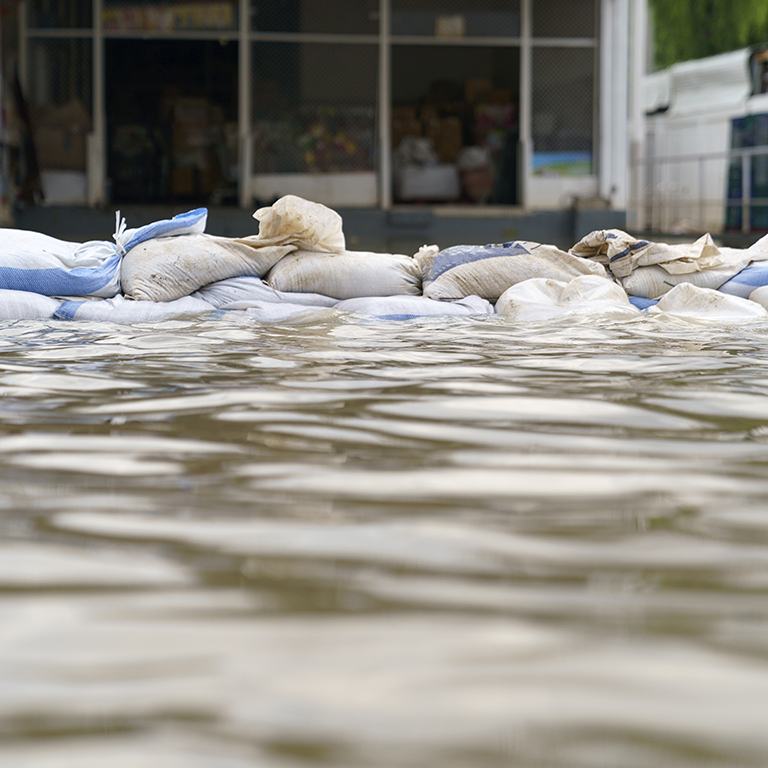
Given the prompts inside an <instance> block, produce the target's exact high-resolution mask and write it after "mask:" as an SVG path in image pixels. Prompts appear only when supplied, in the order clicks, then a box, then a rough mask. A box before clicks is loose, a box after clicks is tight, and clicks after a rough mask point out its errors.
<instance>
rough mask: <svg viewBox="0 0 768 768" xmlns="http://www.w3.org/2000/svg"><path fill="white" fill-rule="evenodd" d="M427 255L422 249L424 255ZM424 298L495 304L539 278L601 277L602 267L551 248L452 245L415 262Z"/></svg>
mask: <svg viewBox="0 0 768 768" xmlns="http://www.w3.org/2000/svg"><path fill="white" fill-rule="evenodd" d="M428 250H429V249H427V251H428ZM418 261H419V263H421V264H422V267H423V268H424V269H425V271H424V273H423V284H424V295H425V296H426V297H428V298H430V299H462V298H464V297H465V296H480V297H482V298H484V299H486V300H488V301H491V302H495V301H497V300H498V298H499V297H500V296H501V294H502V293H504V291H506V290H507V289H508V288H509V287H510V286H513V285H516V284H517V283H522V282H523V281H525V280H530V279H531V278H536V277H541V278H549V279H553V280H564V281H569V280H571V279H573V278H574V277H579V276H580V275H597V276H598V277H605V275H606V272H605V268H604V267H603V266H602V264H599V263H597V262H594V261H588V260H586V259H582V258H579V257H577V256H572V255H571V254H568V253H565V251H561V250H560V249H558V248H556V247H555V246H554V245H541V244H540V243H532V242H526V241H513V242H508V243H503V244H501V245H456V246H453V247H451V248H446V249H445V250H442V251H440V252H439V253H438V254H437V255H435V256H434V257H431V255H430V254H429V253H427V254H426V255H425V256H423V257H422V258H420V259H418Z"/></svg>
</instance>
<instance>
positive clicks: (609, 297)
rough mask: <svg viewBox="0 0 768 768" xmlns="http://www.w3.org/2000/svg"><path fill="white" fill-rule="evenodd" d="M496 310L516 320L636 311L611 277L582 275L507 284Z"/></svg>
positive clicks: (531, 320)
mask: <svg viewBox="0 0 768 768" xmlns="http://www.w3.org/2000/svg"><path fill="white" fill-rule="evenodd" d="M496 312H497V313H498V314H500V315H503V316H504V317H505V318H506V319H508V320H515V321H516V322H536V321H540V320H551V319H553V318H556V317H562V316H563V315H570V314H580V315H593V314H603V315H604V314H611V315H616V316H619V317H630V316H633V315H638V314H639V310H638V309H637V308H636V307H634V306H632V304H631V303H630V301H629V298H628V296H627V294H626V292H625V291H624V290H623V288H622V287H621V286H620V285H617V284H616V283H614V282H613V281H612V280H609V279H607V278H605V277H598V276H597V275H582V276H580V277H575V278H574V279H573V280H571V281H569V282H567V283H566V282H564V281H562V280H551V279H547V278H540V277H538V278H533V279H531V280H526V281H524V282H522V283H518V284H517V285H513V286H512V287H511V288H508V289H507V290H506V291H504V293H503V294H502V295H501V296H500V297H499V300H498V301H497V302H496Z"/></svg>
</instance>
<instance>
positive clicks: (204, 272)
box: [120, 234, 296, 301]
mask: <svg viewBox="0 0 768 768" xmlns="http://www.w3.org/2000/svg"><path fill="white" fill-rule="evenodd" d="M295 249H296V246H295V245H264V244H263V243H261V242H260V241H259V240H258V239H257V238H256V237H247V238H242V239H235V238H228V237H217V236H215V235H205V234H194V235H179V236H178V237H161V238H156V239H154V240H148V241H147V242H145V243H141V244H140V245H137V246H136V247H135V248H132V249H131V250H130V251H128V253H127V254H126V255H125V256H124V257H123V261H122V264H121V266H120V282H121V285H122V289H123V293H124V294H125V295H126V296H128V297H129V298H131V299H141V300H144V301H173V300H174V299H179V298H181V297H182V296H188V295H189V294H191V293H193V292H194V291H196V290H197V289H198V288H201V287H202V286H204V285H208V284H209V283H215V282H217V281H219V280H226V279H227V278H229V277H240V276H244V275H248V276H252V277H262V276H263V275H265V274H266V273H267V271H268V270H269V269H270V267H272V265H273V264H275V263H276V262H277V261H278V260H279V259H281V258H282V257H283V256H285V255H286V254H287V253H290V252H291V251H293V250H295Z"/></svg>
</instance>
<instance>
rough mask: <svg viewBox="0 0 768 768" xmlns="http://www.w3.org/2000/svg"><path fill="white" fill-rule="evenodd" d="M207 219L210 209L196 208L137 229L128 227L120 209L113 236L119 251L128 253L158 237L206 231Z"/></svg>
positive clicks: (116, 216)
mask: <svg viewBox="0 0 768 768" xmlns="http://www.w3.org/2000/svg"><path fill="white" fill-rule="evenodd" d="M207 221H208V209H207V208H195V210H194V211H187V212H186V213H179V214H177V215H176V216H174V217H173V218H172V219H163V220H162V221H153V222H152V223H151V224H145V225H144V226H143V227H137V228H136V229H126V228H125V219H124V218H121V216H120V211H117V213H116V214H115V223H116V226H115V234H114V235H112V237H113V238H114V241H115V244H116V246H117V250H118V252H119V253H121V254H126V253H128V251H130V250H131V248H135V247H136V246H137V245H140V244H141V243H144V242H146V241H147V240H153V239H154V238H157V237H174V236H176V235H192V234H197V233H201V232H205V225H206V222H207Z"/></svg>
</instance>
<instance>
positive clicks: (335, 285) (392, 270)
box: [266, 251, 421, 300]
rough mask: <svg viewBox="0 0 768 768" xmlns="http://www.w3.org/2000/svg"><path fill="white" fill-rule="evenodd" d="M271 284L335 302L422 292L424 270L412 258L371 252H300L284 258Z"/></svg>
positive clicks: (276, 269)
mask: <svg viewBox="0 0 768 768" xmlns="http://www.w3.org/2000/svg"><path fill="white" fill-rule="evenodd" d="M266 280H267V282H268V283H269V284H270V285H271V286H272V287H273V288H275V289H277V290H278V291H286V292H289V293H293V292H298V293H320V294H323V295H324V296H331V297H333V298H335V299H339V300H341V299H354V298H357V297H359V296H398V295H403V294H408V295H418V294H420V293H421V269H420V268H419V266H418V264H417V263H416V262H415V261H414V260H413V258H411V257H410V256H403V255H399V254H391V253H369V252H367V251H344V252H343V253H338V254H330V253H318V252H313V251H296V252H295V253H291V254H290V255H288V256H286V257H285V258H283V259H281V260H280V261H279V262H278V263H277V264H276V265H275V266H274V267H273V268H272V269H271V270H270V272H269V274H268V275H267V277H266Z"/></svg>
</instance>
